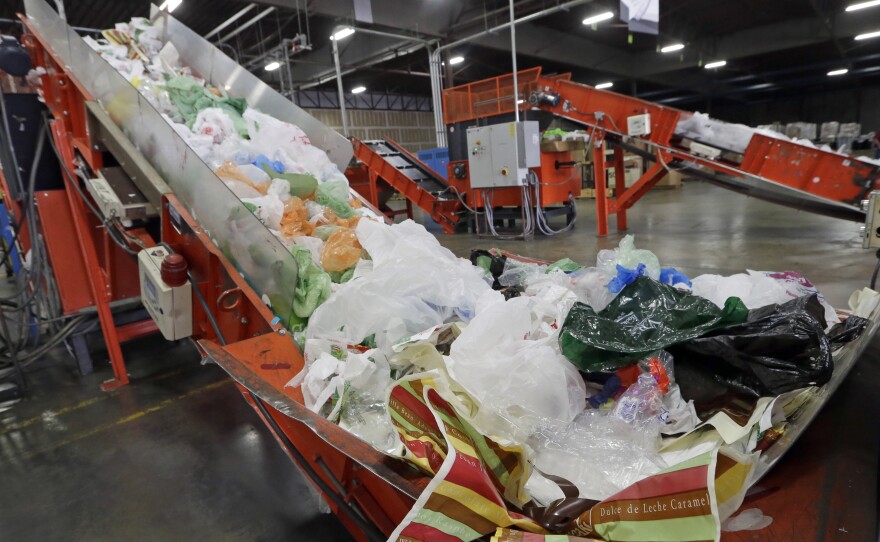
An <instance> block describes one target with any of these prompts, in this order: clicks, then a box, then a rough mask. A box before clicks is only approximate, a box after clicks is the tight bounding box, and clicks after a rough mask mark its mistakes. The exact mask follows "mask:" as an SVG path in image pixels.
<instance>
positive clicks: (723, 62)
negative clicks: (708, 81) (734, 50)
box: [703, 60, 727, 70]
mask: <svg viewBox="0 0 880 542" xmlns="http://www.w3.org/2000/svg"><path fill="white" fill-rule="evenodd" d="M724 66H727V61H726V60H716V61H715V62H710V63H708V64H706V65H705V66H703V67H704V68H706V69H707V70H714V69H715V68H723V67H724Z"/></svg>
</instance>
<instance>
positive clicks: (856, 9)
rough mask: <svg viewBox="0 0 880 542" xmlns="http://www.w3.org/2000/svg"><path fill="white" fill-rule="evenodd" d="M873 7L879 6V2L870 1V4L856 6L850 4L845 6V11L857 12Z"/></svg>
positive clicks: (862, 3) (879, 0)
mask: <svg viewBox="0 0 880 542" xmlns="http://www.w3.org/2000/svg"><path fill="white" fill-rule="evenodd" d="M874 6H880V0H871V1H870V2H859V3H858V4H851V5H849V6H846V10H847V11H858V10H860V9H865V8H872V7H874Z"/></svg>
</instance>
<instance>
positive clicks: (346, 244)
mask: <svg viewBox="0 0 880 542" xmlns="http://www.w3.org/2000/svg"><path fill="white" fill-rule="evenodd" d="M363 251H364V249H363V247H362V246H361V244H360V243H359V242H358V240H357V235H355V233H354V230H352V229H348V228H343V229H339V230H336V231H335V232H333V233H332V234H330V237H328V238H327V242H326V243H324V250H323V252H321V267H323V268H324V271H326V272H328V273H334V272H341V271H345V270H346V269H349V268H351V267H354V266H355V264H357V263H358V260H359V259H360V258H361V254H363Z"/></svg>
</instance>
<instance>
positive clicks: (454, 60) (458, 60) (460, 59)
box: [449, 56, 464, 66]
mask: <svg viewBox="0 0 880 542" xmlns="http://www.w3.org/2000/svg"><path fill="white" fill-rule="evenodd" d="M462 62H464V57H463V56H454V57H452V58H450V59H449V65H450V66H455V65H456V64H461V63H462Z"/></svg>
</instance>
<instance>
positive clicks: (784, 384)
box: [668, 294, 834, 400]
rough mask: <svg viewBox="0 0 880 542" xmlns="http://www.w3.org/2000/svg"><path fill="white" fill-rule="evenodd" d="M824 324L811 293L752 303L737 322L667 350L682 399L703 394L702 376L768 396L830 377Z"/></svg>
mask: <svg viewBox="0 0 880 542" xmlns="http://www.w3.org/2000/svg"><path fill="white" fill-rule="evenodd" d="M824 328H825V316H824V309H823V307H822V305H821V303H819V299H818V298H817V296H816V295H815V294H814V295H810V296H804V297H800V298H797V299H793V300H791V301H789V302H787V303H784V304H781V305H768V306H766V307H761V308H759V309H755V310H753V311H751V312H750V313H749V317H748V319H747V320H746V321H745V322H744V323H742V324H739V325H734V326H730V327H726V328H724V329H719V330H715V331H711V332H709V333H707V334H705V335H703V336H702V337H697V338H693V339H690V340H687V341H683V342H680V343H678V344H676V345H673V346H671V347H670V348H669V349H668V350H669V352H670V353H671V354H672V356H673V357H674V358H675V370H676V374H677V375H679V378H678V383H679V385H680V386H681V389H682V396H684V397H685V398H686V399H695V400H699V399H705V398H706V395H707V391H708V390H707V389H706V388H708V386H706V385H705V384H704V383H701V380H703V382H705V381H707V380H711V381H714V383H716V384H720V385H721V386H723V387H724V388H727V389H728V390H730V391H733V392H738V393H744V394H746V395H751V396H754V397H772V396H776V395H779V394H781V393H785V392H787V391H791V390H796V389H798V388H804V387H808V386H821V385H822V384H824V383H826V382H828V380H830V379H831V373H832V371H833V369H834V364H833V362H832V359H831V350H832V345H831V340H830V339H829V338H828V336H827V335H826V334H825V331H824ZM691 373H693V374H694V376H697V377H696V378H695V377H694V376H691ZM685 375H687V376H685ZM700 377H701V378H700Z"/></svg>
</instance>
